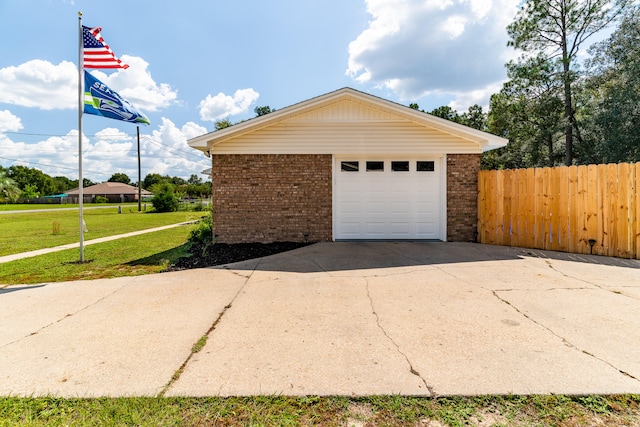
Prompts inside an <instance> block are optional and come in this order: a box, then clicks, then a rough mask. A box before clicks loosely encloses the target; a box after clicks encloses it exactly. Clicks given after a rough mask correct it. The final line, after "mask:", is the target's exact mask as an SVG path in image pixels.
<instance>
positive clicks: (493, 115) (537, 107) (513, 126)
mask: <svg viewBox="0 0 640 427" xmlns="http://www.w3.org/2000/svg"><path fill="white" fill-rule="evenodd" d="M507 76H508V78H509V80H508V81H507V82H506V83H505V84H504V85H503V87H502V89H501V91H500V92H499V93H498V94H495V95H493V96H492V97H491V102H490V108H489V117H488V123H487V130H488V131H489V132H490V133H493V134H496V135H499V136H502V137H504V138H507V139H509V144H508V145H507V146H506V147H504V148H501V149H499V150H493V151H491V152H488V153H484V154H483V159H482V167H483V168H485V169H503V168H519V167H535V166H553V165H555V164H558V163H560V162H562V157H563V155H562V153H563V150H562V141H561V138H562V135H563V123H564V120H563V117H562V114H563V103H562V82H561V81H559V80H558V79H557V78H556V76H557V74H556V73H555V67H554V65H553V64H552V63H551V62H549V61H547V60H546V59H544V58H542V57H535V58H530V59H529V60H527V61H526V62H510V63H509V64H507Z"/></svg>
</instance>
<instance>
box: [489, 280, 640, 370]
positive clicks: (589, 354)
mask: <svg viewBox="0 0 640 427" xmlns="http://www.w3.org/2000/svg"><path fill="white" fill-rule="evenodd" d="M492 293H493V295H494V296H495V297H496V298H497V299H498V300H500V301H502V302H503V303H505V304H507V305H508V306H509V307H511V308H512V309H513V310H515V311H516V312H517V313H519V314H520V315H522V316H524V317H525V318H527V319H528V320H529V321H531V322H533V323H534V324H536V325H538V326H540V327H541V328H544V329H546V330H547V331H549V332H550V333H551V334H552V335H553V336H555V337H557V338H559V339H560V340H562V342H563V343H564V345H566V346H567V347H569V348H572V349H574V350H577V351H580V352H582V353H583V354H586V355H587V356H590V357H592V358H594V359H596V360H598V361H600V362H602V363H604V364H605V365H608V366H610V367H611V368H613V369H615V370H616V371H618V372H619V373H621V374H622V375H625V376H627V377H630V378H632V379H634V380H636V381H640V379H638V378H636V377H634V376H633V375H631V374H629V373H628V372H625V371H623V370H622V369H620V368H618V367H616V366H615V365H614V364H612V363H611V362H607V361H606V360H604V359H602V358H600V357H598V356H596V355H595V354H592V353H589V352H588V351H587V350H584V349H581V348H579V347H578V346H576V345H575V344H573V343H572V342H571V341H569V340H567V339H566V338H564V337H563V336H560V335H559V334H557V333H556V332H555V331H553V329H551V328H549V327H548V326H546V325H543V324H542V323H540V322H538V321H537V320H535V319H534V318H532V317H531V316H529V315H528V314H526V313H524V312H523V311H521V310H520V309H519V308H518V307H516V306H515V305H513V304H511V303H510V302H509V301H507V300H506V299H504V298H502V297H500V296H499V295H498V294H497V293H496V291H492Z"/></svg>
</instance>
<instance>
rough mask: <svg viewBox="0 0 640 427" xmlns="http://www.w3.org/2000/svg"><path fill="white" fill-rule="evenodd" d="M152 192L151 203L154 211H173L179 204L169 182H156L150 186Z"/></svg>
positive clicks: (174, 190)
mask: <svg viewBox="0 0 640 427" xmlns="http://www.w3.org/2000/svg"><path fill="white" fill-rule="evenodd" d="M152 193H153V194H154V196H153V198H152V199H151V204H153V208H154V209H155V210H156V212H175V211H177V210H178V207H179V206H180V199H179V197H178V196H177V195H176V189H175V186H174V185H172V184H169V183H163V184H156V185H154V186H153V187H152Z"/></svg>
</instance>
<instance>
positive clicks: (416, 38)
mask: <svg viewBox="0 0 640 427" xmlns="http://www.w3.org/2000/svg"><path fill="white" fill-rule="evenodd" d="M365 1H366V4H367V10H368V12H369V13H370V14H371V15H372V17H373V19H372V21H371V22H370V23H369V27H368V28H367V29H365V30H364V31H363V32H362V33H361V34H360V35H359V36H358V37H357V38H356V39H355V40H353V41H352V42H351V43H350V44H349V62H348V68H347V71H346V74H347V75H349V76H351V77H352V78H354V79H355V80H356V81H358V82H360V83H369V84H372V85H373V86H376V87H385V88H388V89H390V90H392V91H393V92H395V93H396V95H397V96H398V97H400V98H401V99H402V100H409V101H415V100H417V99H419V98H421V97H424V96H428V95H442V94H449V95H450V96H454V97H457V98H459V99H462V98H470V99H471V98H473V99H477V96H476V95H472V96H469V94H472V93H475V94H478V93H481V92H483V93H484V92H487V90H488V88H489V87H495V85H496V84H497V83H499V82H501V81H502V80H504V79H505V77H506V72H505V69H504V64H505V62H506V61H507V60H508V58H509V55H511V54H512V51H511V49H510V48H507V46H506V44H507V40H508V36H507V32H506V26H507V25H508V24H509V23H510V22H511V21H512V20H513V18H514V16H515V13H516V10H517V5H518V0H447V1H442V0H400V1H398V0H365ZM486 96H488V95H486ZM487 100H488V98H487ZM480 101H482V100H480ZM484 101H485V102H486V100H484ZM454 102H457V101H454Z"/></svg>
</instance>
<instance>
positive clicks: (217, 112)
mask: <svg viewBox="0 0 640 427" xmlns="http://www.w3.org/2000/svg"><path fill="white" fill-rule="evenodd" d="M259 97H260V94H259V93H258V92H256V91H255V90H253V89H251V88H249V89H238V90H237V91H236V92H235V93H234V94H233V96H230V95H225V94H224V93H222V92H220V93H219V94H217V95H216V96H211V95H210V94H209V95H207V97H206V98H205V99H204V100H202V101H200V118H201V119H202V120H207V121H211V122H215V121H216V120H219V119H222V118H224V117H228V116H233V115H236V114H240V113H244V112H246V111H247V110H248V109H249V107H250V106H251V104H253V103H254V102H255V101H257V100H258V98H259Z"/></svg>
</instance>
